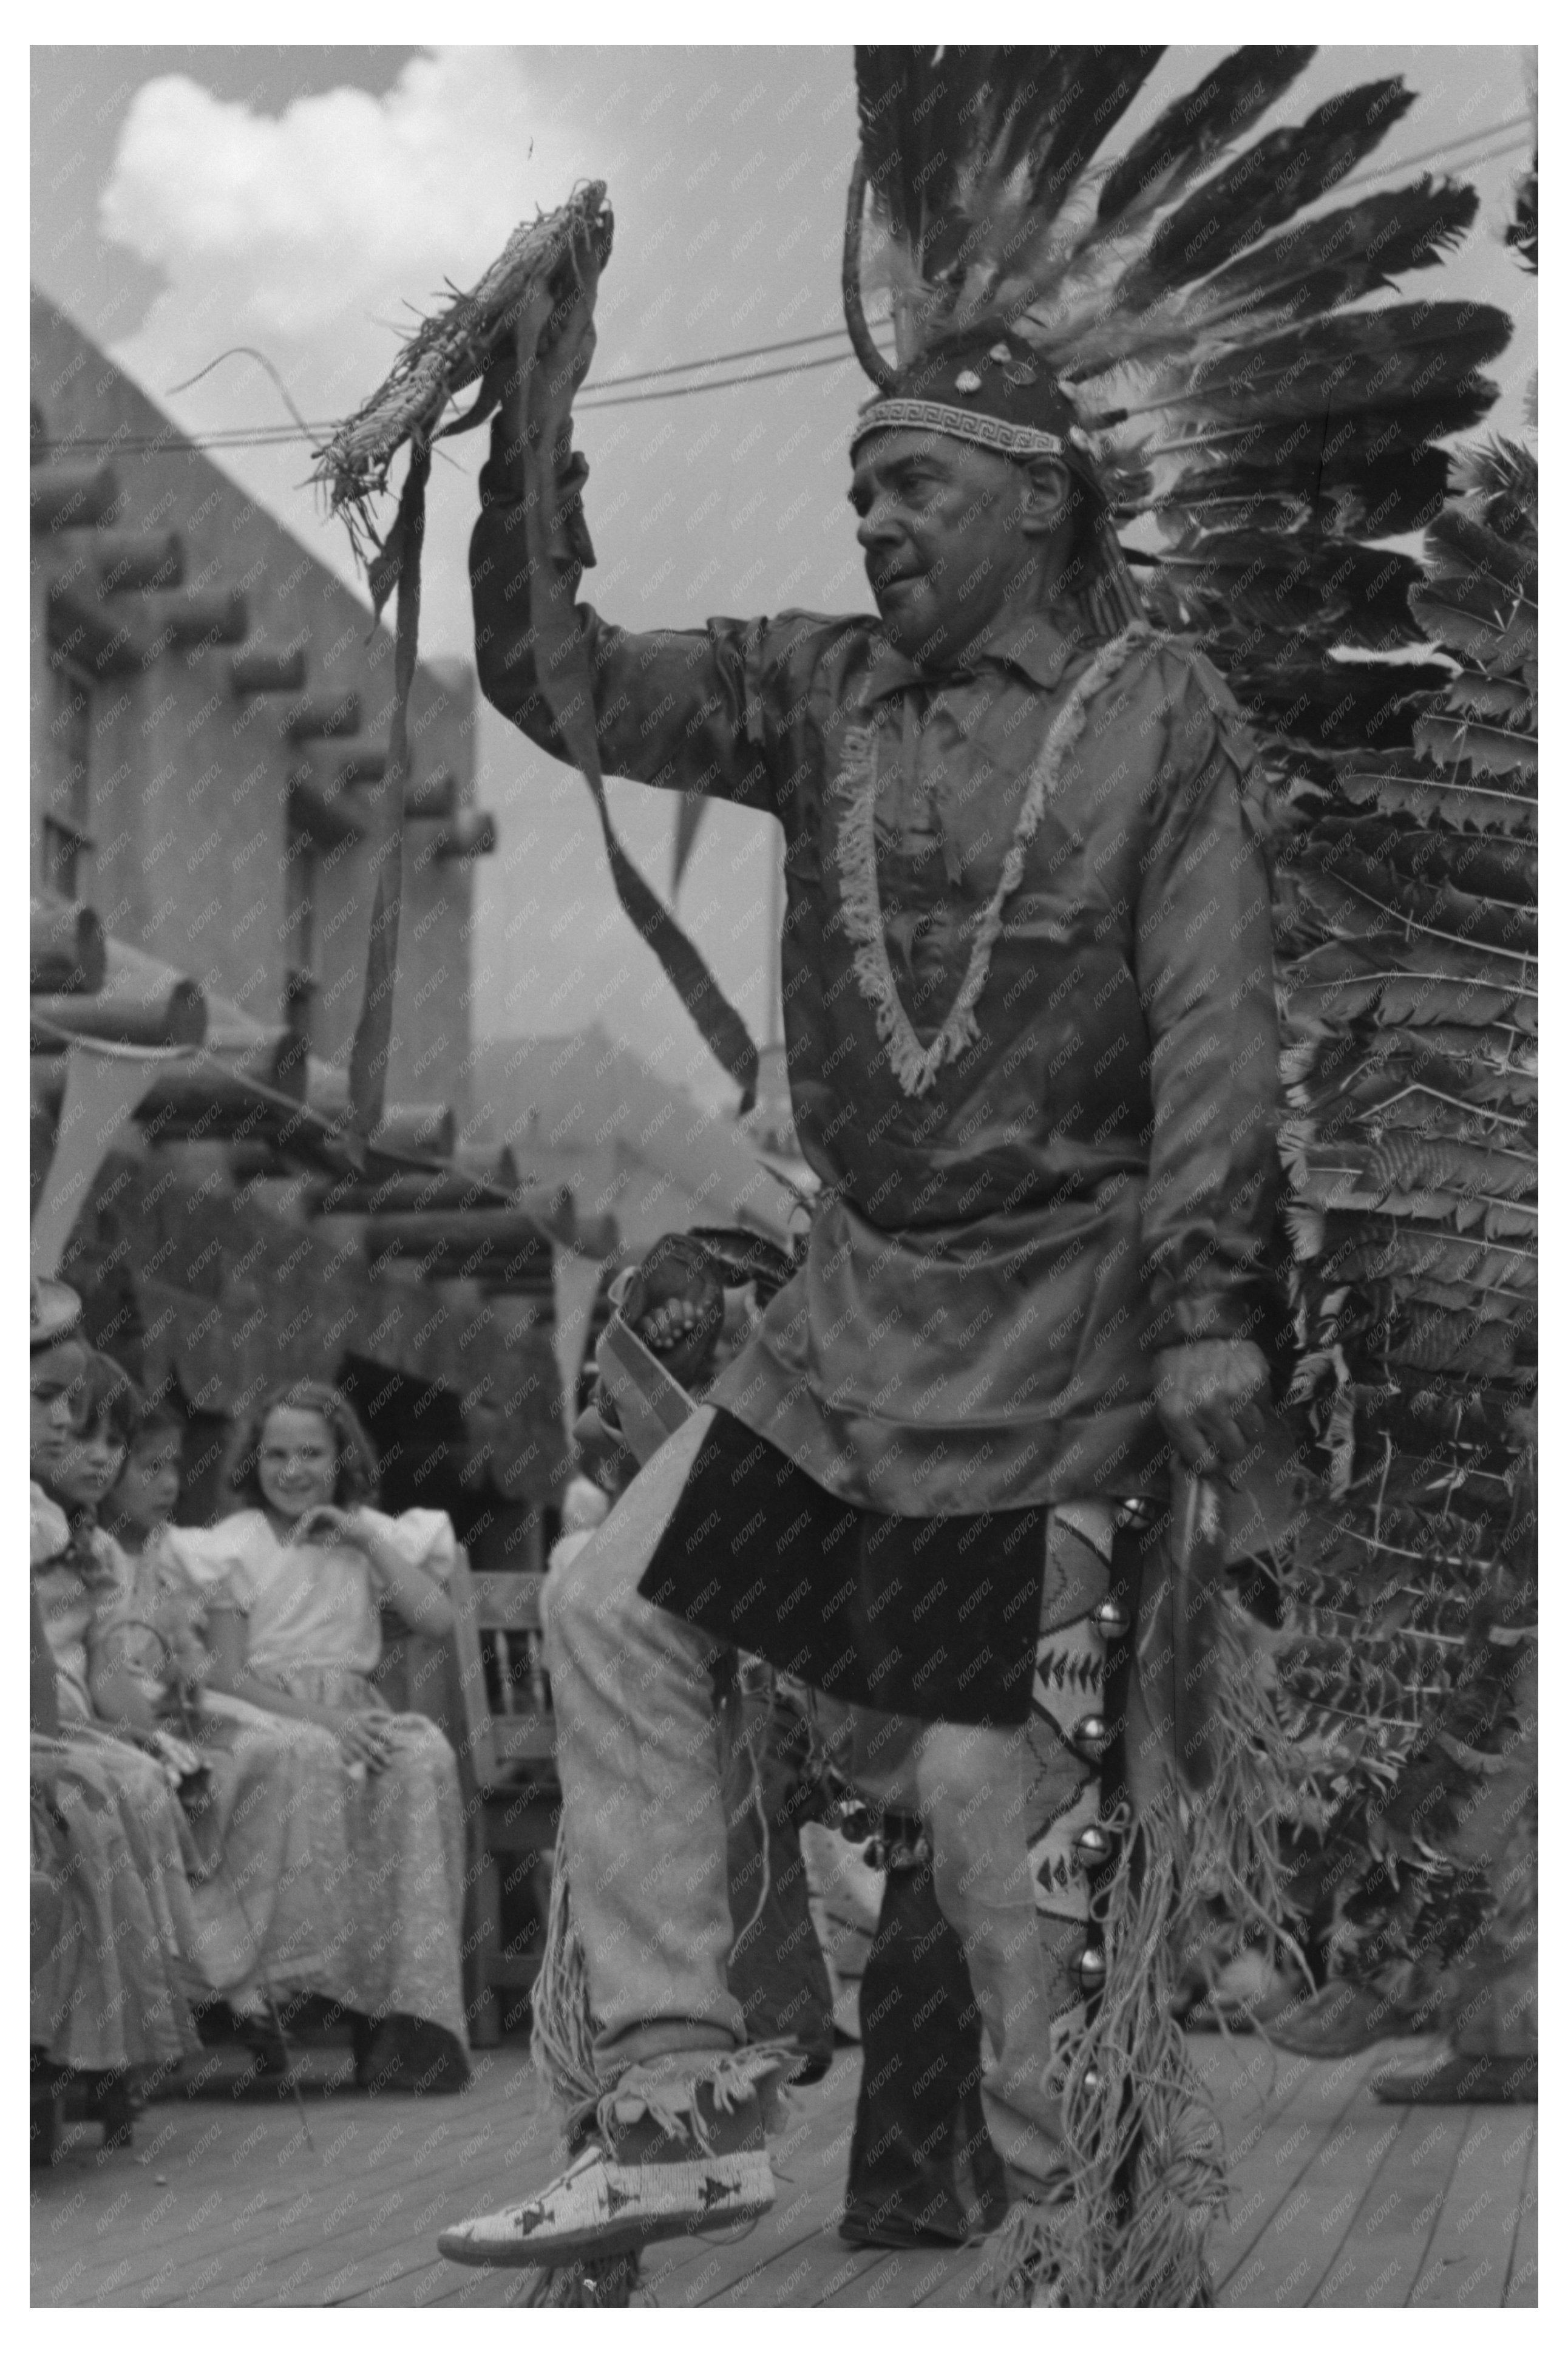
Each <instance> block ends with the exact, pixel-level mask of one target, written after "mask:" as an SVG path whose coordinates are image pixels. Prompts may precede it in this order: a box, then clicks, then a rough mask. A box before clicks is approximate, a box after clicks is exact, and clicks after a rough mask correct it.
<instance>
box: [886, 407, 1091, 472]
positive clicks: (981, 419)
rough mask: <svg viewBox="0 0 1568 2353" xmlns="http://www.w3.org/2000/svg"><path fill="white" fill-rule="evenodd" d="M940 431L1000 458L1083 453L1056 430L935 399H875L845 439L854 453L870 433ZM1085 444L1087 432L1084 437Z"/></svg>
mask: <svg viewBox="0 0 1568 2353" xmlns="http://www.w3.org/2000/svg"><path fill="white" fill-rule="evenodd" d="M906 430H907V431H910V432H916V433H920V432H924V433H945V434H946V435H947V437H948V438H949V440H952V441H972V442H973V443H974V445H975V446H976V448H981V449H994V450H996V451H997V452H998V454H999V455H1000V456H1002V457H1004V458H1063V459H1067V461H1068V463H1069V464H1070V463H1071V462H1072V461H1073V459H1075V458H1078V459H1079V462H1082V455H1083V453H1082V452H1081V451H1080V450H1079V448H1078V447H1077V446H1076V444H1075V446H1071V447H1069V445H1068V442H1067V441H1064V440H1063V438H1062V437H1061V435H1060V434H1059V433H1042V432H1040V431H1039V430H1038V429H1037V427H1034V426H1032V425H1013V424H1010V423H1009V422H1008V420H1007V419H1006V418H1005V417H987V416H986V415H985V414H984V411H983V410H978V409H973V408H950V407H949V406H947V404H946V402H945V401H940V400H900V399H890V400H874V401H872V402H871V403H870V404H869V405H868V406H867V407H865V408H863V409H862V410H861V412H860V415H859V417H858V419H857V421H856V426H855V430H854V431H853V433H851V435H850V437H849V454H850V456H851V457H853V456H854V454H855V452H856V450H857V449H858V448H859V446H860V444H861V442H862V441H864V440H865V439H866V438H867V437H868V435H869V434H872V433H897V432H901V431H906ZM1083 438H1084V443H1085V446H1086V447H1087V442H1088V436H1087V435H1085V436H1084V437H1083Z"/></svg>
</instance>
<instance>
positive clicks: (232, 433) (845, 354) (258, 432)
mask: <svg viewBox="0 0 1568 2353" xmlns="http://www.w3.org/2000/svg"><path fill="white" fill-rule="evenodd" d="M1533 122H1534V118H1533V117H1532V116H1531V115H1530V114H1518V115H1511V116H1510V117H1509V118H1508V119H1507V120H1506V121H1500V122H1492V123H1488V124H1487V125H1486V126H1485V127H1484V128H1483V129H1481V130H1479V131H1472V132H1468V133H1467V134H1466V135H1465V136H1464V137H1463V138H1461V139H1450V140H1443V141H1441V142H1438V143H1437V144H1436V145H1435V146H1432V147H1425V148H1420V149H1418V150H1417V151H1416V153H1415V154H1413V155H1405V156H1402V157H1401V158H1400V159H1399V161H1398V162H1397V163H1393V164H1376V165H1374V166H1373V168H1372V169H1371V170H1369V171H1364V172H1355V173H1352V174H1350V176H1349V177H1348V178H1346V179H1344V180H1342V181H1341V182H1340V183H1339V185H1338V186H1337V187H1336V188H1335V189H1334V190H1332V191H1331V194H1333V195H1340V194H1342V193H1344V192H1346V191H1348V190H1350V189H1352V188H1356V187H1363V186H1364V185H1367V184H1368V183H1369V182H1371V181H1373V180H1384V179H1390V178H1393V177H1394V175H1396V174H1398V173H1401V172H1409V171H1414V170H1415V168H1416V167H1417V166H1418V165H1419V164H1428V163H1432V162H1434V161H1435V160H1436V158H1438V157H1439V156H1447V157H1453V156H1456V155H1459V154H1461V153H1463V151H1464V150H1465V149H1467V148H1472V147H1476V146H1478V145H1479V144H1480V143H1481V142H1485V141H1487V140H1489V139H1493V138H1501V134H1503V133H1504V132H1509V133H1514V134H1517V135H1515V136H1511V137H1509V138H1506V139H1502V143H1501V144H1500V145H1499V146H1496V147H1490V148H1486V149H1485V151H1484V152H1483V153H1479V154H1472V155H1468V156H1466V158H1465V161H1464V164H1463V165H1462V166H1461V167H1460V168H1462V169H1465V170H1469V169H1471V168H1472V167H1474V166H1475V165H1477V164H1487V163H1492V162H1494V161H1495V160H1496V159H1497V158H1498V157H1499V156H1500V155H1506V154H1510V153H1513V152H1515V151H1516V150H1518V149H1520V148H1522V147H1525V146H1528V145H1529V144H1530V138H1529V136H1528V135H1527V134H1529V133H1531V131H1532V128H1533ZM846 341H847V336H846V333H845V330H844V329H843V328H842V327H825V328H821V329H819V330H816V332H812V333H810V334H805V335H784V336H782V337H781V338H779V340H778V341H776V342H773V343H750V344H745V345H742V347H741V348H740V349H739V350H736V351H731V352H712V353H709V354H708V356H707V357H706V358H703V359H694V360H670V361H668V362H666V363H665V364H663V365H661V366H659V367H655V368H638V369H635V370H632V371H629V372H628V373H627V374H626V375H613V376H603V377H601V378H600V379H599V380H598V382H597V383H595V384H592V385H588V386H587V387H586V388H585V389H584V393H583V394H582V396H580V398H579V399H578V401H577V403H576V406H577V408H578V410H579V412H580V413H583V414H586V413H587V412H589V411H591V410H593V409H596V408H626V407H633V406H637V405H639V404H640V403H642V402H644V401H655V400H683V399H687V398H689V397H693V396H696V395H698V394H700V393H705V392H725V391H731V390H733V389H735V388H737V387H738V386H740V385H748V384H766V383H769V382H771V381H773V380H774V379H776V378H778V377H781V376H790V375H808V374H810V373H811V372H812V371H813V370H815V369H818V368H829V367H842V366H844V365H845V364H846V363H847V361H848V360H850V359H851V358H853V356H854V354H853V353H852V352H850V351H840V352H828V353H824V354H823V355H822V356H820V357H818V358H813V359H802V360H794V361H790V362H788V363H787V364H784V365H783V366H780V367H771V368H752V369H748V370H745V371H743V372H742V374H740V375H713V376H707V375H705V376H704V381H703V382H701V383H700V384H678V385H668V384H665V383H664V382H663V379H665V378H667V377H669V376H676V375H703V374H704V372H705V371H706V370H709V369H711V368H724V367H733V366H734V365H735V364H736V363H737V362H738V361H741V360H750V359H765V358H768V357H771V356H772V354H773V353H775V352H791V351H806V350H809V349H810V348H811V347H812V346H813V345H815V344H817V343H842V342H846ZM655 384H657V385H660V389H658V390H656V391H651V392H644V391H636V392H623V390H622V387H623V386H626V385H655ZM606 394H607V395H609V396H610V397H608V398H606V397H605V395H606ZM340 421H341V420H340V419H338V418H337V417H331V418H325V419H320V420H315V421H312V420H310V419H307V420H305V421H304V422H303V423H302V424H288V425H282V424H279V425H237V426H223V427H215V428H214V429H213V430H212V431H211V432H210V433H184V432H182V431H181V430H180V429H179V428H178V427H175V426H171V427H170V428H169V430H168V432H167V433H159V434H81V435H77V436H74V437H73V438H71V439H70V440H69V441H68V442H64V443H62V444H61V445H60V447H61V448H62V449H68V450H72V451H76V450H89V449H101V450H105V451H107V452H108V453H110V455H113V454H115V453H116V452H122V453H123V454H124V455H125V456H127V457H143V456H148V455H156V454H158V453H160V452H165V453H167V454H168V455H170V456H178V455H180V454H181V453H182V452H185V451H190V450H197V449H199V450H204V451H205V450H217V451H222V450H226V449H272V448H279V449H281V448H289V447H290V446H291V445H293V444H294V443H297V442H300V441H305V442H309V441H311V440H313V439H324V438H326V436H327V435H329V434H330V433H331V432H333V431H334V430H335V429H336V427H337V426H338V424H339V423H340Z"/></svg>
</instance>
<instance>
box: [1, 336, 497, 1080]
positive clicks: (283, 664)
mask: <svg viewBox="0 0 1568 2353" xmlns="http://www.w3.org/2000/svg"><path fill="white" fill-rule="evenodd" d="M32 431H33V449H32V457H33V468H32V525H33V540H32V549H33V561H32V607H31V621H32V628H31V670H30V688H31V696H30V700H31V805H30V814H31V849H30V856H31V875H32V881H33V882H34V884H35V886H41V887H42V888H43V889H45V890H46V891H47V892H53V893H56V894H58V896H59V897H61V898H63V899H67V900H76V901H87V902H89V903H90V904H91V905H92V906H93V907H94V908H95V909H96V911H97V913H98V914H99V916H100V921H101V923H102V925H103V928H104V930H105V932H106V933H108V934H110V935H111V936H112V937H113V938H115V939H117V940H120V941H123V942H125V943H126V944H128V945H130V946H131V947H132V948H135V949H139V950H141V951H142V952H143V953H145V954H147V955H153V956H155V957H158V958H159V959H161V960H162V961H163V963H165V964H167V965H174V967H176V968H177V970H178V971H179V972H181V973H182V974H184V975H186V976H189V978H190V979H191V980H193V981H194V982H195V984H196V985H197V986H198V987H201V988H202V989H204V990H205V991H208V992H211V993H213V994H216V995H217V996H219V997H224V998H226V999H228V1000H230V1001H231V1002H232V1003H233V1004H235V1005H237V1006H238V1007H239V1008H241V1009H242V1010H243V1011H244V1012H245V1013H246V1014H247V1016H249V1017H250V1018H251V1019H252V1020H254V1021H256V1022H258V1023H259V1024H260V1025H262V1026H263V1027H264V1028H268V1029H269V1028H271V1027H272V1026H273V1025H275V1024H280V1025H282V1026H284V1027H286V1028H288V1029H291V1030H294V1031H296V1032H298V1033H300V1034H302V1035H303V1036H305V1037H306V1038H308V1040H309V1046H310V1052H311V1054H312V1055H314V1056H316V1057H318V1058H319V1059H320V1060H322V1061H324V1062H328V1063H343V1062H346V1060H347V1054H348V1048H349V1042H350V1039H352V1037H353V1028H354V1022H355V1019H356V1018H357V1016H358V1012H359V1005H360V992H361V988H362V985H363V972H364V960H365V945H366V938H367V934H368V927H369V923H370V902H371V894H372V891H373V888H374V884H373V881H372V879H371V878H372V862H373V855H374V847H375V845H376V843H377V841H378V840H379V839H382V838H383V837H384V833H385V829H386V827H387V824H388V819H389V811H388V809H387V807H386V804H385V800H384V795H383V793H382V790H381V784H382V778H383V775H384V769H385V764H386V754H387V730H388V718H389V712H390V709H391V702H392V687H393V679H392V670H393V639H392V635H391V632H390V631H389V630H388V629H387V628H384V627H379V626H376V627H373V625H372V622H371V616H370V612H369V608H368V607H367V605H366V604H365V603H364V602H363V600H362V599H361V598H360V597H358V596H355V595H353V592H352V591H351V590H350V589H349V588H347V587H345V586H344V585H343V584H342V581H341V580H340V579H338V577H337V576H336V575H335V574H333V573H331V572H330V571H329V570H328V569H327V567H326V565H323V564H322V563H321V562H320V561H319V560H318V559H317V557H316V556H314V555H313V554H311V553H310V550H309V549H308V548H307V547H305V546H303V545H301V543H300V541H299V540H297V539H296V538H294V536H293V535H292V533H289V532H288V531H286V530H284V528H283V527H282V525H281V524H280V523H279V522H277V521H275V519H274V518H273V517H272V516H271V515H270V514H268V512H266V511H265V510H264V509H262V508H260V507H258V505H256V504H255V502H254V501H252V500H251V499H249V498H248V497H247V495H246V493H245V492H244V491H242V490H241V489H240V488H239V486H238V485H237V483H235V482H233V481H231V480H229V479H228V477H227V476H226V474H224V473H223V472H221V471H220V470H219V469H218V468H217V467H216V465H214V464H213V463H212V461H211V459H208V458H206V457H205V456H204V455H203V454H202V452H201V451H200V450H198V449H196V448H195V447H193V445H192V444H191V442H190V441H188V440H187V439H186V438H185V437H184V435H183V434H181V433H180V432H179V431H178V430H177V428H176V427H174V425H173V424H172V423H171V422H170V420H169V419H168V418H167V417H164V416H163V414H162V413H161V411H160V410H158V409H157V408H156V407H154V406H153V403H152V402H151V401H150V400H148V399H147V397H146V396H145V395H144V394H142V392H141V391H139V390H138V388H137V387H136V385H133V384H132V382H131V380H130V379H129V377H127V376H126V375H123V374H122V373H121V370H120V369H119V368H117V367H116V366H115V364H114V363H113V362H112V361H111V360H110V359H109V358H108V357H107V355H106V354H105V353H103V352H101V351H100V350H99V349H98V347H97V345H96V344H94V343H91V342H90V341H89V339H88V337H87V336H86V335H84V334H83V333H82V332H81V331H80V329H79V328H78V327H77V326H75V325H73V324H72V322H70V321H69V320H68V318H66V317H65V316H64V315H63V313H62V312H60V311H58V310H57V309H56V308H55V306H54V304H53V303H51V302H49V301H47V300H46V299H45V297H44V296H42V295H41V294H38V293H37V292H35V293H34V295H33V298H32ZM476 692H477V688H476V681H475V679H474V674H473V671H472V670H471V669H470V668H469V667H468V664H466V663H457V662H451V663H445V662H443V663H432V662H424V663H421V664H420V666H419V670H418V674H417V676H416V679H415V682H414V691H413V696H412V700H411V704H410V716H409V734H410V741H411V744H412V745H413V746H414V760H415V769H414V776H413V778H412V797H411V802H410V807H409V818H410V821H409V824H408V828H407V832H406V836H405V840H406V849H405V895H404V906H403V921H402V932H401V939H400V947H399V959H400V961H399V978H398V987H397V997H396V1018H395V1028H396V1039H395V1046H394V1050H393V1055H392V1059H391V1061H390V1064H389V1067H388V1071H387V1090H386V1092H387V1097H388V1100H389V1101H392V1102H401V1103H408V1102H419V1101H428V1100H430V1099H431V1098H432V1097H434V1096H438V1097H439V1098H440V1099H441V1100H442V1101H444V1102H447V1103H450V1104H451V1106H452V1109H453V1110H454V1112H455V1113H456V1115H457V1118H458V1124H461V1123H462V1121H463V1119H464V1117H465V1116H466V1113H467V1108H468V1102H467V1095H468V1049H469V1026H468V1024H469V993H470V988H469V941H470V937H471V930H472V923H473V899H474V891H473V864H472V861H473V860H474V858H475V857H476V856H478V855H482V854H483V853H484V852H485V851H486V850H488V849H490V848H492V847H493V844H494V828H493V827H492V826H491V824H490V822H489V818H487V817H486V816H485V815H484V814H483V813H482V812H481V811H479V810H477V809H476V808H475V807H474V805H473V777H474V733H475V708H476Z"/></svg>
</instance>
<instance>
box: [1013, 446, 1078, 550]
mask: <svg viewBox="0 0 1568 2353" xmlns="http://www.w3.org/2000/svg"><path fill="white" fill-rule="evenodd" d="M1024 470H1025V472H1026V475H1027V477H1028V488H1027V490H1026V491H1025V493H1024V506H1023V513H1022V516H1021V521H1022V522H1023V525H1024V528H1025V530H1026V531H1034V532H1038V533H1052V532H1055V531H1058V530H1059V529H1060V527H1061V526H1062V524H1063V523H1065V522H1066V521H1067V519H1068V515H1069V514H1070V513H1071V512H1072V507H1073V501H1074V498H1075V495H1076V492H1077V485H1076V484H1075V483H1074V481H1073V479H1072V476H1071V474H1070V473H1069V472H1068V469H1067V468H1066V467H1065V466H1064V465H1063V464H1062V463H1061V461H1060V459H1057V458H1030V459H1027V460H1026V464H1025V469H1024Z"/></svg>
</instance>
